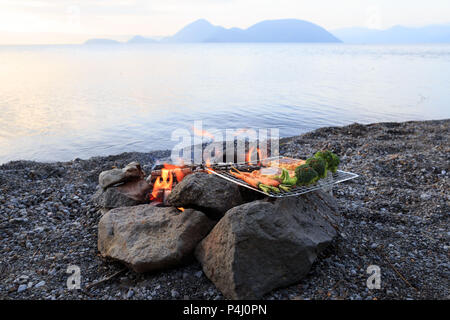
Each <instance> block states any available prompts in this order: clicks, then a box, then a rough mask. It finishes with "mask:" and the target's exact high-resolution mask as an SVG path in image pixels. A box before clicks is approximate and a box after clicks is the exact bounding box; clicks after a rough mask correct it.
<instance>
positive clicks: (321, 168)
mask: <svg viewBox="0 0 450 320" xmlns="http://www.w3.org/2000/svg"><path fill="white" fill-rule="evenodd" d="M306 164H307V165H308V166H310V167H311V168H313V169H314V170H316V172H317V174H318V175H319V179H322V178H325V177H326V175H327V162H326V161H325V160H324V159H322V158H319V157H318V158H309V159H308V160H306Z"/></svg>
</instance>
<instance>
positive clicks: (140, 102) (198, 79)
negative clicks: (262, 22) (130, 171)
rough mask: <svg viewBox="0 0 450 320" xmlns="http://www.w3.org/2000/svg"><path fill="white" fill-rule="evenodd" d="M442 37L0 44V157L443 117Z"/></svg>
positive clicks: (448, 105) (448, 80) (448, 97)
mask: <svg viewBox="0 0 450 320" xmlns="http://www.w3.org/2000/svg"><path fill="white" fill-rule="evenodd" d="M449 88H450V46H449V45H431V46H350V45H342V44H338V45H334V44H333V45H320V44H319V45H317V44H316V45H309V44H308V45H306V44H188V45H186V44H178V45H175V44H173V45H170V44H167V45H158V44H156V45H134V46H130V45H120V46H110V47H102V46H100V47H97V46H96V47H87V46H82V45H80V46H32V47H0V163H3V162H6V161H9V160H13V159H27V160H41V161H56V160H71V159H74V158H77V157H79V158H89V157H91V156H96V155H108V154H117V153H121V152H124V151H149V150H155V149H171V148H172V147H173V146H174V145H175V144H176V143H177V142H174V141H171V140H170V135H171V132H172V131H173V130H174V129H176V128H187V129H190V128H191V127H192V125H193V121H194V120H203V125H204V129H206V130H207V129H208V128H210V127H211V128H212V127H213V128H219V129H220V128H274V127H277V128H280V134H281V135H282V136H291V135H297V134H300V133H303V132H305V131H309V130H312V129H315V128H318V127H322V126H328V125H345V124H350V123H352V122H355V121H357V122H361V123H371V122H378V121H405V120H423V119H441V118H449V117H450V90H449Z"/></svg>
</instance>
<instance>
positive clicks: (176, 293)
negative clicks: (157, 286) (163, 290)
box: [170, 290, 180, 299]
mask: <svg viewBox="0 0 450 320" xmlns="http://www.w3.org/2000/svg"><path fill="white" fill-rule="evenodd" d="M170 294H171V295H172V298H174V299H176V298H178V297H179V296H180V294H179V293H178V291H177V290H172V291H171V292H170Z"/></svg>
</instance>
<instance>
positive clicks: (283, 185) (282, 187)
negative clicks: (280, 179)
mask: <svg viewBox="0 0 450 320" xmlns="http://www.w3.org/2000/svg"><path fill="white" fill-rule="evenodd" d="M278 188H280V189H281V190H284V191H286V192H289V191H291V186H288V185H285V184H280V185H279V186H278Z"/></svg>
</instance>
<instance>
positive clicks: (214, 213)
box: [167, 172, 243, 220]
mask: <svg viewBox="0 0 450 320" xmlns="http://www.w3.org/2000/svg"><path fill="white" fill-rule="evenodd" d="M167 202H168V203H169V204H171V205H173V206H176V207H192V208H197V209H199V210H201V211H202V212H204V213H205V214H207V215H208V216H209V217H210V218H212V219H214V220H218V219H220V218H221V217H222V216H223V215H224V214H225V212H227V210H229V209H231V208H233V207H235V206H238V205H240V204H242V203H243V200H242V197H241V194H240V192H239V187H238V185H236V184H234V183H232V182H229V181H227V180H224V179H221V178H219V177H217V176H215V175H213V174H207V173H204V172H197V173H194V174H190V175H188V176H187V177H185V178H184V179H183V180H182V181H181V182H180V183H178V184H177V185H176V186H175V187H174V188H173V189H172V192H171V194H170V195H169V197H168V198H167Z"/></svg>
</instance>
